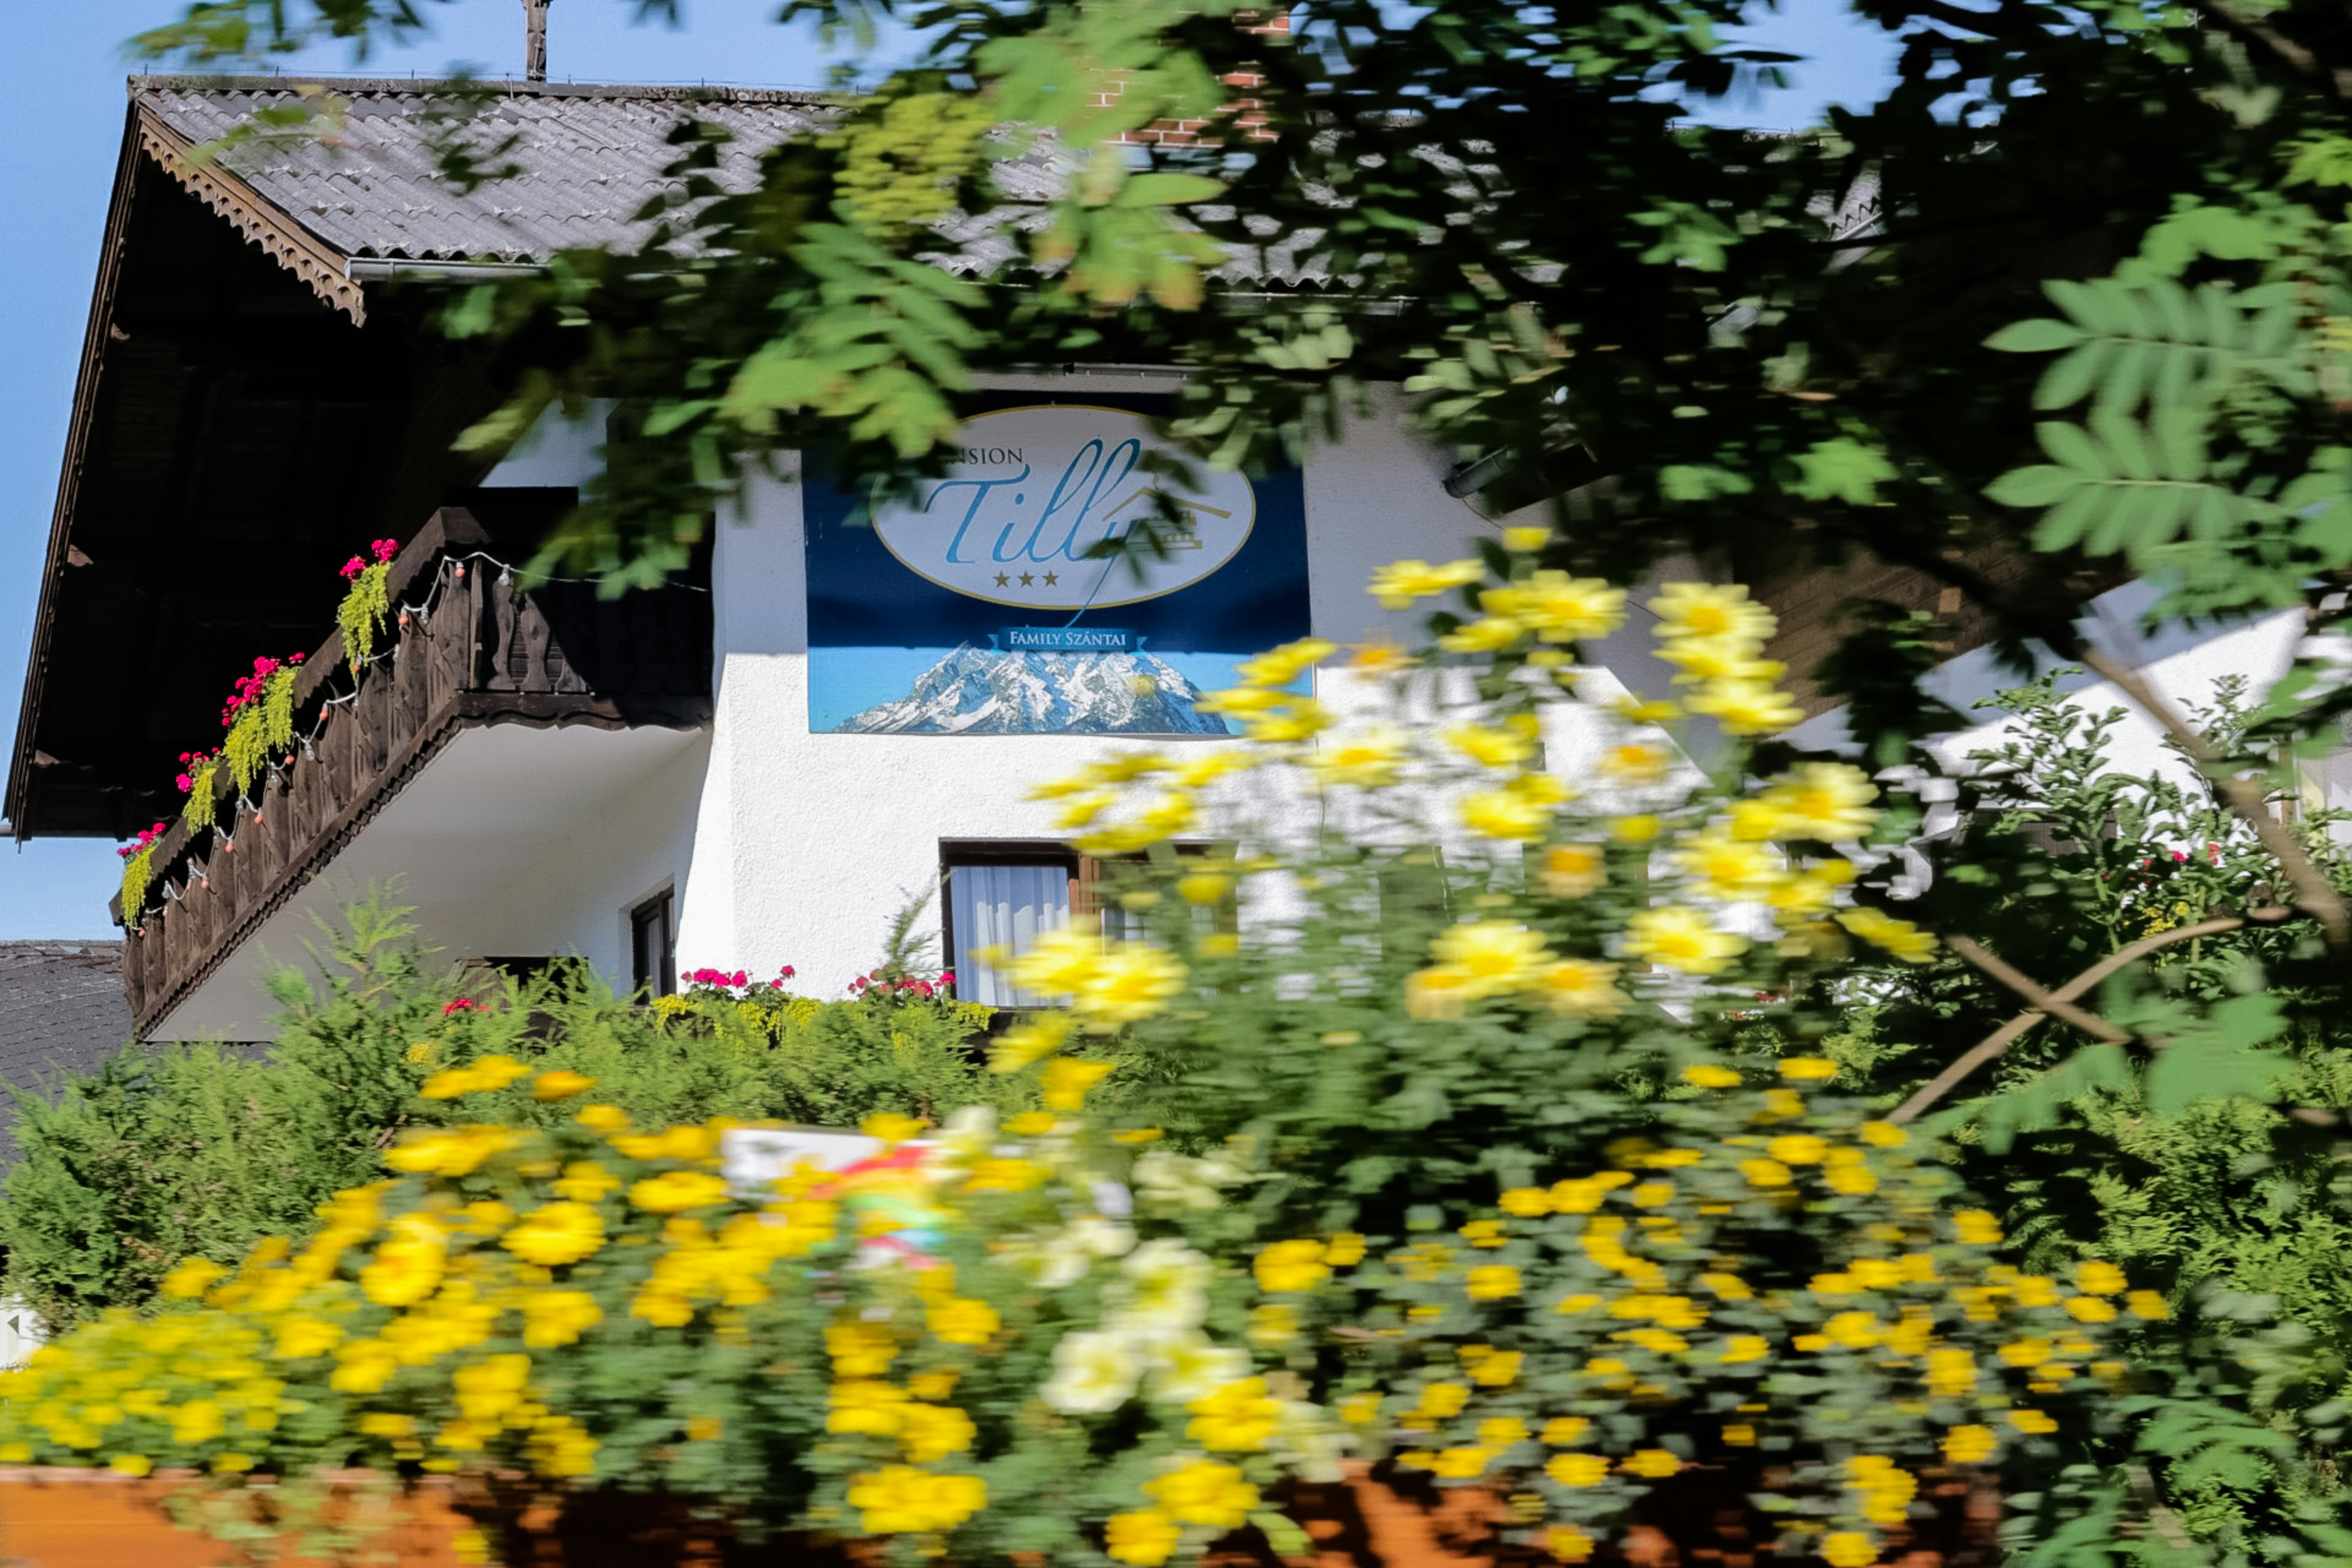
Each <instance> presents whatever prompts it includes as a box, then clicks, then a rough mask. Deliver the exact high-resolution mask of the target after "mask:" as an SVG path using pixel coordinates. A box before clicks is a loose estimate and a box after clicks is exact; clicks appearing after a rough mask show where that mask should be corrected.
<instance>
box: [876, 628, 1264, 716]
mask: <svg viewBox="0 0 2352 1568" xmlns="http://www.w3.org/2000/svg"><path fill="white" fill-rule="evenodd" d="M1200 700H1201V689H1200V688H1198V687H1196V686H1194V685H1193V684H1192V681H1190V680H1188V679H1185V678H1184V676H1183V674H1182V672H1181V671H1179V670H1178V669H1177V668H1175V667H1174V666H1172V665H1171V664H1169V663H1167V662H1166V661H1165V660H1163V659H1160V658H1156V657H1154V656H1153V655H1151V654H1148V653H1030V652H1023V653H1005V652H999V651H998V650H996V649H994V648H983V647H972V646H971V644H970V643H966V644H964V645H963V646H962V647H958V648H956V649H955V650H954V651H953V652H951V653H950V654H949V655H948V656H947V657H946V658H942V659H940V661H939V663H937V664H935V665H933V666H931V668H929V669H927V670H925V671H924V672H923V673H922V674H921V675H919V676H918V677H917V678H916V679H915V683H914V686H913V688H912V689H909V690H908V693H907V695H906V696H904V697H901V698H898V700H895V701H889V702H882V703H877V704H876V705H875V706H874V707H871V708H868V709H866V710H864V711H863V712H860V713H856V714H854V715H853V716H851V717H850V718H847V719H845V720H843V721H841V722H840V723H838V724H836V725H835V726H834V727H833V732H834V733H835V734H857V735H1051V734H1068V735H1223V734H1226V733H1229V731H1228V730H1227V729H1226V726H1225V721H1223V719H1221V718H1218V717H1216V716H1214V715H1213V714H1204V713H1202V712H1200V711H1198V710H1196V709H1195V707H1194V706H1193V705H1194V704H1195V703H1197V702H1199V701H1200Z"/></svg>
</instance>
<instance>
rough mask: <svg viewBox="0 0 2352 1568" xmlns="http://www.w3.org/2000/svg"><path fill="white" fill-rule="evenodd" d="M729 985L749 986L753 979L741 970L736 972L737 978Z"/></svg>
mask: <svg viewBox="0 0 2352 1568" xmlns="http://www.w3.org/2000/svg"><path fill="white" fill-rule="evenodd" d="M727 984H730V985H749V984H751V976H750V975H748V974H746V973H743V972H742V971H741V970H740V969H739V970H737V971H736V972H735V978H734V979H732V980H730V981H729V982H728V983H727Z"/></svg>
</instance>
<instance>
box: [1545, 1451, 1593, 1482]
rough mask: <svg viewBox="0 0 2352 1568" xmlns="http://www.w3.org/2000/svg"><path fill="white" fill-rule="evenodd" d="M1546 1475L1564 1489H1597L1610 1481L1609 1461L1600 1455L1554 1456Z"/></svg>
mask: <svg viewBox="0 0 2352 1568" xmlns="http://www.w3.org/2000/svg"><path fill="white" fill-rule="evenodd" d="M1544 1474H1546V1475H1548V1476H1549V1477H1550V1478H1551V1479H1553V1480H1555V1481H1558V1482H1559V1484H1560V1485H1561V1486H1564V1487H1597V1486H1599V1485H1600V1484H1601V1482H1602V1481H1604V1480H1607V1479H1609V1461H1608V1460H1606V1459H1604V1458H1601V1456H1600V1455H1598V1454H1554V1455H1553V1456H1552V1457H1551V1458H1550V1460H1549V1462H1547V1463H1546V1464H1545V1466H1544Z"/></svg>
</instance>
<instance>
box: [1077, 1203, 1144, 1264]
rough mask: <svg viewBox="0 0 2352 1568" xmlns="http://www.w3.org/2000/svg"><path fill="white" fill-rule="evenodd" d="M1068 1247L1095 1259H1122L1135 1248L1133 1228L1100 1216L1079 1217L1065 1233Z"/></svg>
mask: <svg viewBox="0 0 2352 1568" xmlns="http://www.w3.org/2000/svg"><path fill="white" fill-rule="evenodd" d="M1065 1234H1066V1236H1067V1237H1068V1238H1069V1241H1070V1245H1072V1246H1073V1247H1076V1248H1078V1250H1080V1251H1081V1252H1085V1253H1087V1254H1089V1255H1091V1256H1093V1257H1096V1258H1123V1257H1125V1256H1126V1255H1127V1254H1128V1252H1129V1251H1130V1250H1131V1249H1132V1248H1133V1247H1134V1246H1135V1227H1134V1226H1127V1225H1121V1224H1119V1223H1118V1221H1117V1220H1113V1219H1105V1218H1103V1217H1102V1215H1093V1214H1088V1215H1079V1216H1078V1217H1077V1218H1076V1219H1074V1220H1072V1221H1071V1222H1070V1228H1069V1230H1068V1231H1067V1232H1066V1233H1065Z"/></svg>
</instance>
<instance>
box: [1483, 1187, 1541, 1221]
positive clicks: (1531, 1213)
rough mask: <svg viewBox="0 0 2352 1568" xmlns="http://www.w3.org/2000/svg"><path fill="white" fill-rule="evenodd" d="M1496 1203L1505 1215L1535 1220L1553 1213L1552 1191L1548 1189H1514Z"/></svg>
mask: <svg viewBox="0 0 2352 1568" xmlns="http://www.w3.org/2000/svg"><path fill="white" fill-rule="evenodd" d="M1495 1202H1496V1206H1497V1207H1499V1208H1500V1209H1501V1210H1502V1211H1503V1212H1504V1213H1505V1214H1508V1215H1518V1216H1519V1217H1520V1218H1522V1219H1535V1218H1538V1216H1540V1215H1548V1214H1549V1213H1551V1190H1550V1189H1549V1188H1548V1187H1513V1188H1511V1189H1510V1190H1509V1191H1508V1192H1507V1193H1505V1194H1503V1195H1502V1196H1501V1197H1499V1198H1497V1199H1496V1200H1495Z"/></svg>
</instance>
